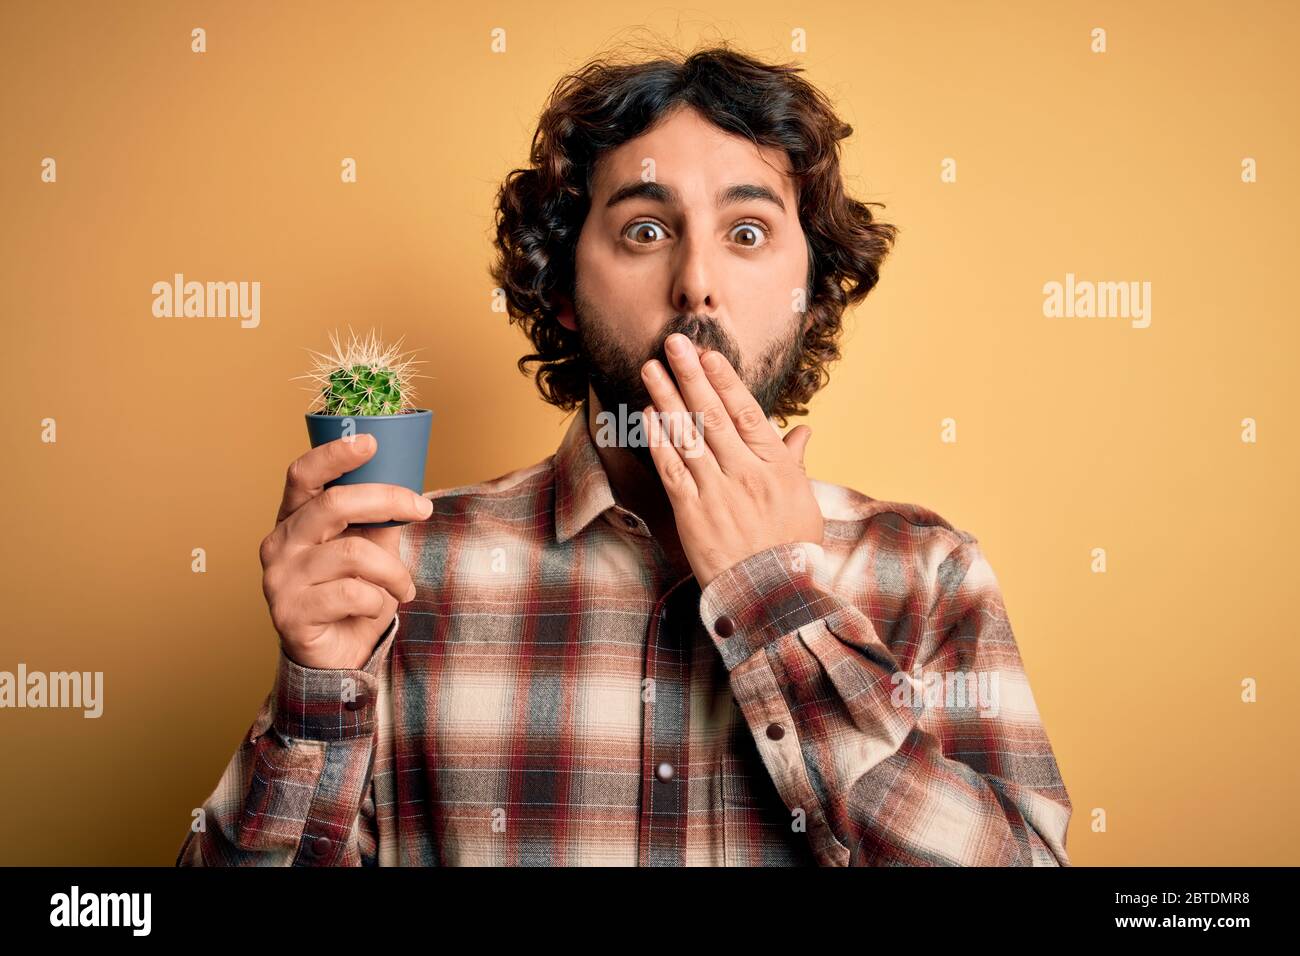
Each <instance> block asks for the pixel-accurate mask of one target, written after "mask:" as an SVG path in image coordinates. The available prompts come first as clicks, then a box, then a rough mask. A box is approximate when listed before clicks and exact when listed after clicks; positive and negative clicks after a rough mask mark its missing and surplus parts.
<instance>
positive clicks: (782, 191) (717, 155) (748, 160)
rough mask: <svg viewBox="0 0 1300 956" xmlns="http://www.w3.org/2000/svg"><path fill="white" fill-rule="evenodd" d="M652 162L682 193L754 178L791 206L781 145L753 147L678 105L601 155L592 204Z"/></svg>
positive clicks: (707, 192)
mask: <svg viewBox="0 0 1300 956" xmlns="http://www.w3.org/2000/svg"><path fill="white" fill-rule="evenodd" d="M646 160H653V161H654V166H653V169H654V179H656V180H659V181H661V182H664V183H667V184H670V185H673V186H675V187H676V188H677V190H678V192H679V193H681V194H682V195H684V196H686V197H688V198H689V197H695V196H698V197H704V196H712V195H713V194H714V192H715V191H716V189H717V187H718V186H720V185H725V184H729V183H740V182H744V183H757V184H760V185H765V186H767V187H769V188H770V189H771V190H772V191H773V192H775V193H777V194H778V195H779V196H781V197H783V198H784V199H786V208H787V209H788V210H793V209H795V208H796V205H795V200H796V196H795V181H794V179H793V177H792V176H791V175H790V172H791V167H790V158H789V156H787V155H786V152H785V150H783V149H779V148H777V147H773V146H759V145H756V144H755V143H753V142H751V141H750V140H748V139H745V138H744V137H743V136H737V135H736V134H734V133H729V132H727V131H726V130H723V129H720V128H718V127H717V126H715V125H713V123H711V122H709V121H708V120H707V119H705V118H704V116H703V115H701V114H700V113H699V112H698V111H696V110H695V109H693V108H691V107H689V106H683V107H679V108H678V109H676V110H674V111H673V112H672V113H670V114H669V115H667V116H665V117H664V118H662V119H660V120H659V121H658V123H656V124H655V125H654V126H653V127H651V128H650V129H648V130H646V131H645V132H644V133H642V134H641V135H640V136H637V137H635V138H634V139H630V140H628V141H627V142H626V143H623V144H622V145H620V146H617V147H615V148H614V149H612V150H609V151H608V152H606V153H604V154H602V155H601V157H600V158H599V160H597V162H596V165H595V168H594V170H593V175H592V183H591V190H592V200H593V204H595V203H599V202H601V201H603V200H604V199H605V198H606V197H608V196H609V195H610V194H611V193H612V192H613V191H614V190H615V189H617V188H618V187H619V186H621V185H623V184H624V183H627V182H630V181H635V180H638V179H641V178H642V174H643V170H645V169H647V168H649V167H648V166H647V165H646V164H645V161H646Z"/></svg>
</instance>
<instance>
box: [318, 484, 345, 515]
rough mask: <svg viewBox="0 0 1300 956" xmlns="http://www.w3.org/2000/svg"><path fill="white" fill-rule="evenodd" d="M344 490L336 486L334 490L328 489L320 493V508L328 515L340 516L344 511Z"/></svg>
mask: <svg viewBox="0 0 1300 956" xmlns="http://www.w3.org/2000/svg"><path fill="white" fill-rule="evenodd" d="M343 494H344V492H343V488H342V486H340V485H335V486H334V487H333V488H326V489H325V490H324V491H322V492H321V493H320V496H319V501H320V508H321V509H322V510H324V511H325V512H327V513H328V514H338V513H339V512H341V511H342V510H343Z"/></svg>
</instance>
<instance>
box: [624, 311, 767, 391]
mask: <svg viewBox="0 0 1300 956" xmlns="http://www.w3.org/2000/svg"><path fill="white" fill-rule="evenodd" d="M676 332H680V333H681V334H682V335H684V336H686V337H687V338H688V339H690V340H691V341H692V342H694V343H695V344H696V345H698V346H700V347H701V348H704V349H712V350H713V351H715V352H720V353H722V354H723V355H724V356H726V359H727V361H728V362H730V363H731V367H732V368H734V369H735V370H736V372H737V373H738V374H741V375H742V377H743V372H742V369H741V362H740V349H739V348H738V347H737V346H736V343H735V340H733V339H732V338H731V336H730V335H728V334H727V330H726V329H724V328H723V327H722V326H721V325H720V324H718V322H717V321H715V320H714V319H711V318H709V317H708V316H705V315H689V314H681V313H679V314H677V315H675V316H673V317H672V319H670V320H669V322H668V324H667V325H665V326H664V327H663V329H662V330H660V332H659V335H658V336H657V337H656V339H655V343H654V345H653V346H651V348H650V354H648V355H647V356H646V357H645V358H644V359H642V361H641V364H642V365H644V364H645V363H646V362H648V361H650V359H652V358H654V359H658V360H659V364H660V365H662V366H663V367H664V368H665V369H667V371H668V375H669V377H670V378H672V379H673V382H674V384H676V381H677V376H676V375H675V374H674V373H673V367H672V364H671V363H670V362H669V361H668V348H667V344H666V343H667V341H668V336H670V335H672V334H674V333H676ZM638 367H639V366H638Z"/></svg>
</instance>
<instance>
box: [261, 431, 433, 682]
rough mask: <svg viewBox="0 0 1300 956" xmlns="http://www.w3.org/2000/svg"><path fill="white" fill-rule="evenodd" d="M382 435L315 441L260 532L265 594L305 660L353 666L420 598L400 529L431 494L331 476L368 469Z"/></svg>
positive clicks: (290, 644)
mask: <svg viewBox="0 0 1300 956" xmlns="http://www.w3.org/2000/svg"><path fill="white" fill-rule="evenodd" d="M376 447H377V440H376V439H375V437H374V436H373V435H365V434H358V435H354V436H352V437H351V438H339V439H336V440H334V441H331V442H326V443H325V444H323V445H318V446H317V447H315V448H313V449H312V450H311V451H309V452H307V453H306V454H305V455H303V456H302V457H301V458H298V459H297V460H295V461H294V462H293V464H291V465H290V466H289V470H288V473H287V474H286V477H285V482H284V500H283V502H282V503H281V504H280V513H279V515H278V516H277V517H276V519H275V529H274V530H273V531H272V532H271V533H270V534H268V535H267V536H266V537H265V538H263V539H262V546H261V549H260V551H259V554H260V557H261V560H262V592H263V593H264V594H265V595H266V603H267V606H268V607H269V608H270V609H271V622H272V623H273V624H274V625H275V629H276V631H277V632H279V635H280V646H281V647H282V648H283V650H284V653H285V656H287V657H288V658H289V659H290V660H292V661H294V662H296V663H298V664H300V665H302V666H303V667H314V668H330V669H342V668H347V669H356V668H360V667H362V666H364V665H365V663H366V661H368V660H369V659H370V655H371V654H372V653H374V649H375V645H376V644H377V643H378V640H379V637H380V635H382V634H383V633H384V632H385V631H387V630H388V626H389V625H390V624H391V623H392V622H393V616H394V615H395V614H396V613H397V605H398V604H401V603H404V602H406V601H409V600H411V599H412V598H413V597H415V583H414V581H413V580H412V578H411V573H410V571H409V570H407V568H406V565H404V564H403V563H402V561H401V556H400V554H399V552H398V541H399V540H400V538H401V533H402V527H401V526H400V525H399V526H396V527H391V528H349V527H348V524H349V523H351V522H366V521H423V520H424V519H425V518H427V517H429V515H430V514H432V513H433V502H432V501H430V500H429V499H428V498H425V497H424V496H423V495H418V494H416V493H415V492H413V491H410V490H409V489H407V488H402V487H400V486H398V485H388V484H378V483H372V484H356V485H335V486H334V487H332V488H329V489H328V490H327V489H325V483H326V482H328V481H332V480H333V479H335V478H337V477H339V476H340V475H342V474H345V473H347V472H349V471H352V470H354V469H356V468H359V467H361V465H363V464H365V463H366V462H367V461H368V460H369V459H370V458H371V456H373V455H374V453H375V449H376Z"/></svg>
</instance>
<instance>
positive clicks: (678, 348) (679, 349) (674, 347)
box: [666, 332, 690, 355]
mask: <svg viewBox="0 0 1300 956" xmlns="http://www.w3.org/2000/svg"><path fill="white" fill-rule="evenodd" d="M666 344H667V345H668V351H669V352H672V353H673V355H685V354H686V350H687V349H688V348H689V347H690V341H689V340H688V339H687V338H686V336H684V335H682V334H681V333H680V332H674V333H673V334H672V335H670V336H668V342H667V343H666Z"/></svg>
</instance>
